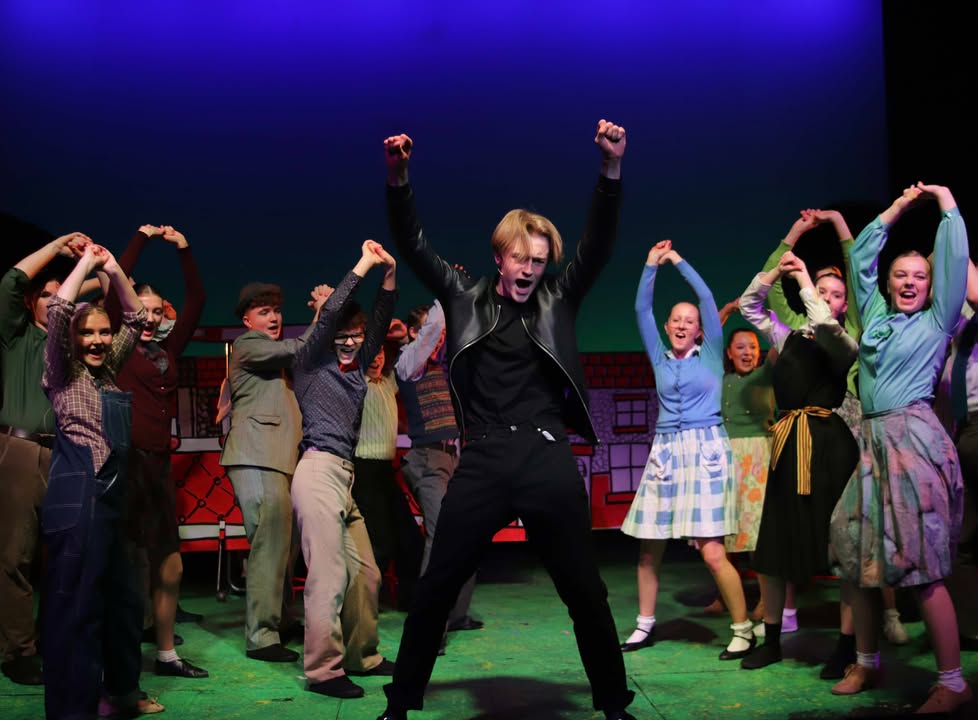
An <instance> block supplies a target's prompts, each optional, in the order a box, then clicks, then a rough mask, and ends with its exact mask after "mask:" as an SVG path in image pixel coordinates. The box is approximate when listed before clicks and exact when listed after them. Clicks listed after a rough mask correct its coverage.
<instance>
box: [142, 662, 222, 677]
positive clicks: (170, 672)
mask: <svg viewBox="0 0 978 720" xmlns="http://www.w3.org/2000/svg"><path fill="white" fill-rule="evenodd" d="M154 672H155V673H156V674H157V675H167V676H169V677H185V678H205V677H210V673H209V672H207V671H206V670H204V668H199V667H197V666H196V665H194V664H193V663H191V662H190V661H189V660H184V659H183V658H177V659H176V660H170V661H169V662H164V661H163V660H157V661H156V666H155V668H154Z"/></svg>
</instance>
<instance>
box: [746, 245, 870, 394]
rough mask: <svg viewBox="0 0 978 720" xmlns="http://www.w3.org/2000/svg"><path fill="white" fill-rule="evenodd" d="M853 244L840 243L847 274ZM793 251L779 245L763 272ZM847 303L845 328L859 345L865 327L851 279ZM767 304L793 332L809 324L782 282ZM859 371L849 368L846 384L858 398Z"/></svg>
mask: <svg viewBox="0 0 978 720" xmlns="http://www.w3.org/2000/svg"><path fill="white" fill-rule="evenodd" d="M852 242H853V240H852V238H848V239H846V240H843V241H842V242H841V243H840V244H841V245H842V260H843V262H844V264H845V271H846V272H848V271H849V248H851V247H852ZM792 249H793V248H792V247H791V246H790V245H787V244H785V243H783V242H782V243H779V244H778V247H777V249H775V251H774V252H773V253H771V256H770V257H769V258H768V259H767V262H765V263H764V267H763V269H762V270H761V272H767V271H768V270H773V269H774V268H775V267H776V266H777V264H778V261H779V260H781V256H782V255H784V254H785V253H786V252H788V251H789V250H792ZM846 302H847V303H848V307H847V308H846V317H845V322H844V323H843V327H845V330H846V332H847V333H848V334H849V337H851V338H852V339H853V340H855V341H856V342H857V343H858V342H859V336H860V335H862V332H863V326H862V324H861V323H860V321H859V308H858V307H857V306H856V296H855V295H854V294H853V290H852V283H851V282H849V279H846ZM767 304H768V305H769V306H770V308H771V309H772V310H773V311H774V314H775V315H777V316H778V320H780V321H781V322H783V323H784V324H785V325H787V326H788V327H790V328H791V329H792V330H797V329H798V328H800V327H802V326H803V325H804V324H805V323H806V322H808V318H807V317H806V316H805V313H797V312H795V311H794V310H792V309H791V306H789V305H788V299H787V298H786V297H785V296H784V289H783V288H782V287H781V283H780V282H776V283H774V285H772V286H771V291H770V292H769V293H768V295H767ZM858 371H859V363H853V364H852V367H850V368H849V377H848V380H847V383H846V390H847V391H848V392H849V394H850V395H852V396H854V397H857V398H858V397H859V392H858V391H857V390H856V373H857V372H858Z"/></svg>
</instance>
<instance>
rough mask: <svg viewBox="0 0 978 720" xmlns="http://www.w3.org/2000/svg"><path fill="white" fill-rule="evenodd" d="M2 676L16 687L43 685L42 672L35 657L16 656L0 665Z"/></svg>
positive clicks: (39, 659)
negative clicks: (16, 685)
mask: <svg viewBox="0 0 978 720" xmlns="http://www.w3.org/2000/svg"><path fill="white" fill-rule="evenodd" d="M0 669H2V670H3V674H4V675H6V676H7V677H8V678H10V681H11V682H15V683H17V684H18V685H43V684H44V672H43V670H42V668H41V658H40V657H39V656H37V655H17V656H16V657H14V658H13V659H12V660H8V661H7V662H5V663H3V664H2V665H0Z"/></svg>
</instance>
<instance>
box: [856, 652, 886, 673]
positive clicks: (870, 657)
mask: <svg viewBox="0 0 978 720" xmlns="http://www.w3.org/2000/svg"><path fill="white" fill-rule="evenodd" d="M856 664H858V665H862V666H863V667H865V668H869V669H870V670H879V667H880V654H879V653H878V652H874V653H861V652H859V651H858V650H857V651H856Z"/></svg>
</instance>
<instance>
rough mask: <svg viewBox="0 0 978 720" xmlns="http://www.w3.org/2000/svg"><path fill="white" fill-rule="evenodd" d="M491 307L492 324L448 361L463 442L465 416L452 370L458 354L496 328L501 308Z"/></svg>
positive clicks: (450, 382) (450, 384)
mask: <svg viewBox="0 0 978 720" xmlns="http://www.w3.org/2000/svg"><path fill="white" fill-rule="evenodd" d="M493 307H495V308H496V316H495V317H494V318H493V319H492V325H490V326H489V329H488V330H486V331H485V332H484V333H482V334H481V335H480V336H479V337H477V338H473V339H472V341H471V342H469V343H466V344H465V346H464V347H460V348H459V349H458V352H457V353H455V354H454V355H453V356H452V359H451V360H450V361H449V363H448V385H449V387H450V388H451V391H452V394H453V395H454V396H455V397H457V398H459V403H458V416H459V417H458V424H459V431H460V433H461V436H462V441H463V442H464V441H465V416H464V415H463V414H462V402H461V396H460V395H459V394H458V390H456V389H455V380H454V372H453V371H454V368H455V360H457V359H458V356H459V355H461V354H462V353H463V352H464V351H466V350H468V349H469V348H470V347H472V346H473V345H475V344H476V343H477V342H479V341H480V340H482V338H484V337H486V336H487V335H491V334H492V331H493V330H495V329H496V324H497V323H498V322H499V317H500V315H501V314H502V310H501V308H500V306H499V305H494V306H493Z"/></svg>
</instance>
